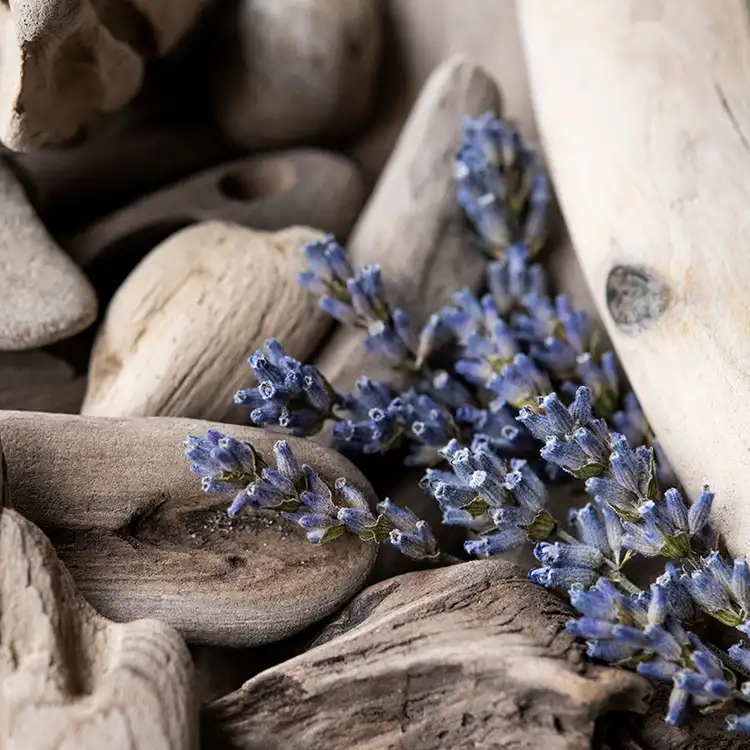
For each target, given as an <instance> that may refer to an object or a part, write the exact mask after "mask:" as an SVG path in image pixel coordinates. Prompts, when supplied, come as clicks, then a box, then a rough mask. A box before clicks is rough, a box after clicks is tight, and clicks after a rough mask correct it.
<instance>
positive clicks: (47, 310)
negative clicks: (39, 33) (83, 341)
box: [0, 5, 97, 350]
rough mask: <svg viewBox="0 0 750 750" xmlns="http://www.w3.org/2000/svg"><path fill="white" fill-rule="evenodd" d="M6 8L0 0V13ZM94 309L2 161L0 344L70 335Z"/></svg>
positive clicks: (31, 344)
mask: <svg viewBox="0 0 750 750" xmlns="http://www.w3.org/2000/svg"><path fill="white" fill-rule="evenodd" d="M7 12H8V11H7V9H6V8H4V7H3V6H2V5H0V16H2V14H3V13H7ZM0 25H1V21H0ZM0 46H1V45H0ZM96 309H97V301H96V296H95V295H94V290H93V289H92V287H91V285H90V284H89V282H88V280H87V279H86V277H85V276H84V275H83V274H82V273H81V272H80V270H79V269H78V268H77V267H76V265H75V264H74V263H73V261H71V260H70V258H68V257H67V256H66V255H65V253H63V252H62V250H60V248H59V247H58V246H57V244H56V243H55V242H54V240H53V239H52V238H51V237H50V236H49V234H48V233H47V231H46V229H45V228H44V226H43V225H42V223H41V221H40V220H39V217H38V216H37V215H36V214H35V213H34V211H33V210H32V208H31V206H30V205H29V202H28V200H27V198H26V195H25V194H24V191H23V189H22V188H21V186H20V184H19V183H18V181H17V180H16V178H15V177H14V175H13V173H12V172H11V170H10V168H9V167H8V166H7V165H6V164H5V163H4V162H2V161H0V350H17V349H32V348H35V347H39V346H45V345H46V344H49V343H52V342H53V341H58V340H59V339H63V338H66V337H68V336H72V335H73V334H75V333H78V332H79V331H81V330H83V329H84V328H86V327H87V326H88V325H90V324H91V323H92V322H93V320H94V318H95V317H96Z"/></svg>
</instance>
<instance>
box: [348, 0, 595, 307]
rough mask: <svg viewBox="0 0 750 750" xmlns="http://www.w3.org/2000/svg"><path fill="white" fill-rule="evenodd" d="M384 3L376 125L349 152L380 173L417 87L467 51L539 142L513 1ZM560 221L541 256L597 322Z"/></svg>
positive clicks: (508, 113)
mask: <svg viewBox="0 0 750 750" xmlns="http://www.w3.org/2000/svg"><path fill="white" fill-rule="evenodd" d="M383 5H384V10H385V13H386V16H387V18H388V23H387V28H389V29H390V31H391V34H390V35H389V36H388V37H387V39H386V47H385V55H384V69H383V73H382V78H383V82H382V83H381V87H380V88H381V98H382V101H379V103H378V109H377V115H376V118H375V119H374V121H373V123H372V124H371V126H370V127H369V128H368V129H367V130H366V131H365V133H364V134H363V135H362V137H361V138H360V139H359V140H358V141H357V142H356V143H355V144H354V146H352V147H351V149H350V150H349V151H348V153H349V154H350V155H351V156H352V158H354V159H355V160H356V161H358V162H359V163H360V164H361V166H362V168H363V170H364V172H365V174H367V175H375V176H377V175H378V174H379V173H380V170H381V169H382V168H383V166H384V164H385V163H386V161H387V159H388V156H389V155H390V153H391V151H392V149H393V146H394V144H395V142H396V140H397V138H398V135H399V131H400V129H401V128H402V127H403V123H404V121H405V120H406V118H407V116H408V114H409V109H410V108H411V107H412V105H413V103H414V102H415V101H416V99H417V97H418V95H419V90H420V88H421V87H422V86H423V84H424V83H425V81H426V80H427V79H428V78H429V76H430V73H432V71H433V70H434V69H435V68H436V67H437V66H438V65H440V63H442V62H443V61H444V60H446V59H448V58H450V57H451V56H452V55H455V54H456V53H465V54H468V55H470V57H471V60H472V61H474V62H475V63H476V64H477V65H479V66H481V67H482V68H483V69H485V70H486V71H487V72H488V73H489V74H490V75H492V77H493V78H494V79H495V81H496V82H497V84H498V85H499V88H500V91H501V92H502V100H503V101H502V104H503V106H502V114H503V117H504V118H507V119H509V120H511V121H513V122H515V123H516V124H517V125H518V126H519V127H520V129H521V132H522V133H523V135H524V137H525V138H526V139H528V140H529V141H530V142H531V143H532V144H535V142H536V139H537V127H536V121H535V119H534V111H533V107H532V104H531V94H530V92H529V86H528V80H527V75H526V66H525V63H524V59H523V51H522V47H521V39H520V36H519V33H518V21H517V14H516V9H515V5H514V3H513V2H498V1H497V0H430V7H429V12H425V8H424V4H423V0H386V2H384V3H383ZM489 29H491V32H490V31H488V30H489ZM561 223H562V222H561V221H560V220H559V216H557V215H556V216H554V224H555V227H554V230H553V237H552V238H551V242H550V252H548V253H545V257H544V263H545V264H546V265H547V267H548V268H549V271H550V275H551V277H552V278H553V279H554V286H555V289H556V290H558V291H563V292H565V293H566V294H567V295H568V296H569V297H571V299H572V300H573V301H574V303H575V304H576V305H577V306H578V307H582V308H584V309H585V310H586V311H587V312H588V313H589V315H590V316H591V317H592V319H594V320H595V321H596V320H597V319H598V315H599V313H598V311H597V309H596V306H595V305H594V302H593V300H592V298H591V293H590V292H589V289H588V286H587V285H586V281H585V280H584V278H583V275H582V272H581V269H580V266H579V264H578V259H577V258H576V255H575V252H574V251H573V247H572V245H571V243H570V239H569V238H568V237H567V234H566V233H565V232H564V231H563V229H562V227H561Z"/></svg>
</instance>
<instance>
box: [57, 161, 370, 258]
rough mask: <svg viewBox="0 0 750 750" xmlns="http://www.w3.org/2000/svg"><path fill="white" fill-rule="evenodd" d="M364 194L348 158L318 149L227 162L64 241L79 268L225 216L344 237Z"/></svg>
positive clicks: (258, 224) (269, 227) (259, 226)
mask: <svg viewBox="0 0 750 750" xmlns="http://www.w3.org/2000/svg"><path fill="white" fill-rule="evenodd" d="M366 197H367V194H366V189H365V185H364V182H363V180H362V178H361V177H360V174H359V170H358V168H357V166H356V165H355V164H354V162H352V161H350V160H349V159H347V158H346V157H344V156H340V155H339V154H335V153H333V152H327V151H320V150H317V149H300V150H292V151H286V152H284V151H282V152H279V153H276V154H272V155H265V156H258V157H251V158H247V159H241V160H238V161H231V162H227V163H225V164H222V165H221V166H219V167H213V168H211V169H208V170H205V171H203V172H200V173H198V174H194V175H192V176H191V177H188V178H187V179H185V180H183V181H181V182H178V183H176V184H174V185H170V186H169V187H166V188H163V189H162V190H160V191H158V192H156V193H153V194H151V195H147V196H145V197H143V198H141V199H140V200H138V201H136V202H135V203H133V204H132V205H130V206H126V207H125V208H121V209H120V210H118V211H116V212H115V213H113V214H111V215H110V216H105V217H104V218H103V219H101V220H99V221H97V222H96V223H94V224H92V225H91V226H89V227H88V228H87V229H85V230H83V231H82V232H80V233H79V234H77V235H75V236H74V237H71V238H69V239H68V240H64V241H63V247H64V248H65V249H66V250H67V251H68V252H69V253H70V255H71V256H72V257H73V259H74V260H75V261H76V262H77V263H78V264H79V265H81V266H84V267H86V266H89V265H90V264H91V263H92V262H94V261H97V262H99V263H107V261H109V260H111V259H112V257H113V256H116V255H118V254H121V253H129V254H132V253H133V252H138V253H139V254H140V255H141V256H143V255H144V254H145V252H147V251H148V250H150V249H151V248H153V247H154V246H155V245H156V244H158V243H159V242H161V241H163V240H164V239H166V238H167V237H168V236H169V235H170V234H173V233H174V232H176V231H177V230H178V229H182V228H184V227H186V226H188V225H190V224H196V223H198V222H201V221H210V220H221V221H232V222H235V223H237V224H242V225H244V226H247V227H251V228H252V229H259V230H266V231H275V230H279V229H285V228H286V227H289V226H294V225H301V226H310V227H316V228H317V229H320V230H321V231H323V232H333V233H334V234H335V235H337V236H339V237H342V238H343V237H346V236H347V235H348V234H349V231H350V230H351V228H352V226H353V225H354V222H355V220H356V219H357V216H358V215H359V212H360V209H361V208H362V205H363V204H364V202H365V198H366Z"/></svg>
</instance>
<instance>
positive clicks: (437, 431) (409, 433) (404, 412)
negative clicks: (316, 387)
mask: <svg viewBox="0 0 750 750" xmlns="http://www.w3.org/2000/svg"><path fill="white" fill-rule="evenodd" d="M442 387H443V389H445V390H448V389H450V388H451V386H449V385H448V384H446V383H443V384H442ZM356 388H357V394H356V395H352V396H346V397H344V398H343V400H342V409H344V410H346V411H348V412H349V413H351V414H352V417H353V418H352V419H348V420H341V421H339V422H337V423H336V424H334V425H333V430H332V432H333V436H334V437H335V438H337V439H338V440H340V441H341V442H342V443H343V444H344V445H346V446H347V447H349V448H350V449H354V450H357V451H361V452H363V453H385V452H386V451H387V450H389V449H391V448H393V447H395V446H397V445H400V444H401V443H402V442H403V440H404V439H408V440H410V441H412V442H413V443H416V444H417V448H416V449H415V450H412V453H411V455H410V457H409V459H407V463H415V464H419V463H424V462H425V461H427V462H429V460H430V459H431V458H432V455H433V451H430V450H429V449H430V447H431V446H436V445H443V444H445V443H446V442H447V441H448V440H450V439H451V438H453V437H454V436H455V435H456V434H457V430H458V428H457V427H456V424H455V422H454V419H453V415H452V413H451V411H450V410H449V409H447V408H446V407H445V406H444V405H442V404H441V403H439V402H438V401H437V400H436V399H435V398H433V397H432V396H431V395H429V394H428V393H423V392H420V391H418V390H416V389H414V388H410V389H408V390H406V391H404V392H403V393H401V394H399V395H397V396H395V395H394V394H393V393H392V392H391V389H390V388H389V387H388V386H387V385H385V384H384V383H380V382H377V381H373V380H370V378H360V379H359V380H358V381H357V384H356ZM421 448H425V449H426V450H422V449H421Z"/></svg>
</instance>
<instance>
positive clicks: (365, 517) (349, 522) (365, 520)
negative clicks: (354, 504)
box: [337, 508, 375, 534]
mask: <svg viewBox="0 0 750 750" xmlns="http://www.w3.org/2000/svg"><path fill="white" fill-rule="evenodd" d="M337 517H338V519H339V521H341V523H343V524H344V526H346V528H347V529H348V530H349V531H352V532H354V533H355V534H362V533H364V532H365V531H366V530H367V529H368V528H369V527H372V526H374V525H375V518H374V517H373V515H372V513H370V511H369V510H365V509H364V508H339V511H338V513H337Z"/></svg>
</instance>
